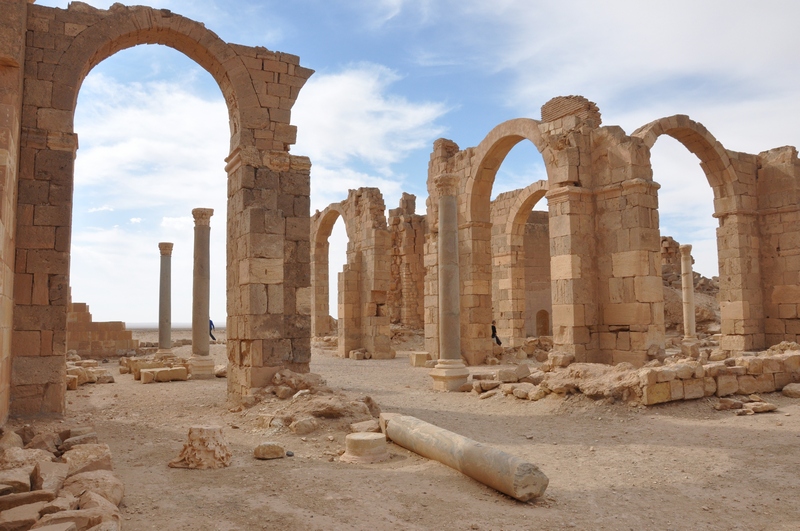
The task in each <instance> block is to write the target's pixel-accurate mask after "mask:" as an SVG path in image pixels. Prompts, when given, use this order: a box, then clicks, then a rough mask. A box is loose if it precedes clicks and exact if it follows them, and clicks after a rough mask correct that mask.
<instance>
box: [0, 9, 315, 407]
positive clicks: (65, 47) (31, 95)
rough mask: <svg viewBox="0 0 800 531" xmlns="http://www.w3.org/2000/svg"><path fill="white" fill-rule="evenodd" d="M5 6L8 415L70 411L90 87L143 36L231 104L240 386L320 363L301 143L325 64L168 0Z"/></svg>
mask: <svg viewBox="0 0 800 531" xmlns="http://www.w3.org/2000/svg"><path fill="white" fill-rule="evenodd" d="M0 9H2V16H0V277H1V278H3V279H5V281H4V282H2V283H1V284H0V310H2V311H0V421H4V420H5V419H6V417H7V416H8V414H9V412H10V413H11V414H14V415H18V416H30V415H54V414H55V415H58V414H61V413H63V411H64V407H65V401H64V393H65V388H66V386H65V374H64V365H65V360H64V354H65V352H66V341H67V339H66V329H67V313H68V304H69V296H68V285H69V253H70V235H71V212H72V195H73V194H72V189H73V182H74V178H73V168H74V159H75V154H76V150H77V147H78V139H77V136H76V135H75V133H74V130H73V117H74V112H75V105H76V101H77V96H78V90H79V88H80V87H81V84H82V81H83V79H84V77H85V76H86V75H87V73H88V72H89V71H90V70H91V69H92V68H93V67H94V66H96V65H97V64H98V63H100V62H101V61H103V60H104V59H106V58H107V57H109V56H111V55H113V54H114V53H116V52H118V51H120V50H123V49H126V48H129V47H132V46H136V45H139V44H163V45H165V46H169V47H171V48H174V49H176V50H178V51H180V52H182V53H184V54H186V55H187V56H188V57H189V58H191V59H193V60H194V61H196V62H197V63H198V64H199V65H200V66H201V67H203V68H204V69H206V70H207V71H208V72H209V73H210V74H211V75H212V76H213V77H214V79H215V80H216V81H217V83H218V84H219V87H220V90H221V91H222V93H223V96H224V97H225V101H226V103H227V105H228V109H229V111H230V112H229V116H230V121H231V123H230V131H231V142H230V155H229V157H228V158H227V160H226V162H227V166H226V171H227V173H228V182H229V187H228V192H229V207H228V231H227V232H228V252H227V255H228V282H227V284H228V286H227V288H228V290H227V291H228V292H227V299H228V319H229V320H228V323H227V330H228V342H227V345H228V356H229V361H230V365H231V369H230V371H229V375H228V384H229V388H228V390H229V395H230V396H231V398H232V399H234V400H236V399H237V397H238V398H239V399H240V398H241V397H243V396H246V395H247V394H248V392H249V390H250V389H251V388H253V387H260V386H263V385H264V383H265V382H267V381H268V380H269V378H270V377H271V375H272V374H273V373H274V372H275V371H276V370H278V369H280V368H284V367H287V368H292V369H293V370H297V371H301V372H302V371H307V370H308V360H309V355H310V330H309V326H310V322H309V321H310V308H309V302H308V301H309V298H310V293H309V285H310V280H309V248H308V234H309V230H308V229H309V211H308V210H309V172H310V162H309V160H308V159H307V158H305V157H299V156H293V155H290V154H289V147H290V145H291V144H294V143H295V141H296V135H297V130H296V127H295V126H293V125H291V124H290V118H291V108H292V106H293V105H294V102H295V101H296V99H297V96H298V94H299V91H300V89H301V88H302V87H303V85H304V83H305V81H306V80H307V79H308V78H309V76H310V75H311V74H312V73H313V71H312V70H309V69H307V68H303V67H301V66H300V64H299V62H300V61H299V58H298V57H297V56H294V55H291V54H286V53H282V52H272V51H269V50H267V49H265V48H263V47H248V46H241V45H236V44H230V43H226V42H224V41H222V40H221V39H220V38H219V37H218V36H217V35H215V34H214V33H213V32H212V31H210V30H208V29H207V28H206V27H205V26H204V25H202V24H200V23H198V22H195V21H193V20H190V19H187V18H185V17H182V16H180V15H178V14H175V13H172V12H171V11H169V10H166V9H153V8H149V7H144V6H133V7H128V6H124V5H122V4H114V5H113V6H111V8H110V9H108V10H101V9H95V8H93V7H91V6H89V5H87V4H84V3H80V2H76V3H73V4H71V5H70V6H69V7H68V8H67V9H56V8H50V7H46V6H41V5H37V4H34V3H30V2H27V1H26V0H8V1H5V2H3V3H2V8H0ZM12 329H13V332H12Z"/></svg>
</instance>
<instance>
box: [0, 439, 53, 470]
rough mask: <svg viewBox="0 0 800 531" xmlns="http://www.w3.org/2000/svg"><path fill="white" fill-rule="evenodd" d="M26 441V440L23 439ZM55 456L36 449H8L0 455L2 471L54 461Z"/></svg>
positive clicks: (0, 468)
mask: <svg viewBox="0 0 800 531" xmlns="http://www.w3.org/2000/svg"><path fill="white" fill-rule="evenodd" d="M23 440H24V439H23ZM55 458H56V456H55V455H53V454H51V453H50V452H48V451H46V450H38V449H34V448H29V449H27V450H26V449H24V448H17V447H13V448H7V449H5V450H3V452H2V453H0V470H8V469H9V468H17V467H20V466H25V465H35V464H36V463H38V462H39V461H54V460H55Z"/></svg>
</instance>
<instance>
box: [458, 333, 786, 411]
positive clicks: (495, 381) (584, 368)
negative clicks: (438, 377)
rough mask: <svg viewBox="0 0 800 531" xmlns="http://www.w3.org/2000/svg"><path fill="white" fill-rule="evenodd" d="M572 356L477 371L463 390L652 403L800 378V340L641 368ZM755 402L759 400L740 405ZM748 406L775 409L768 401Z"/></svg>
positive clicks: (751, 390)
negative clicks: (726, 355) (581, 360)
mask: <svg viewBox="0 0 800 531" xmlns="http://www.w3.org/2000/svg"><path fill="white" fill-rule="evenodd" d="M696 350H697V349H687V351H688V352H693V351H696ZM573 360H574V358H573V356H572V355H570V354H561V353H557V352H550V353H549V354H548V360H547V361H546V362H545V363H542V364H540V365H538V366H535V365H533V364H528V363H523V364H520V365H518V366H516V367H515V368H510V369H509V368H506V369H499V370H497V371H493V372H486V373H478V374H473V375H472V381H470V382H468V383H467V384H465V386H463V387H462V389H461V390H462V391H473V392H475V393H477V394H479V395H480V397H481V398H489V397H491V396H495V395H498V394H503V395H513V396H515V397H517V398H523V399H527V400H539V399H542V398H544V397H545V396H547V395H549V394H551V393H555V394H558V395H566V394H569V393H582V394H585V395H587V396H589V397H591V398H594V399H601V398H606V399H613V400H622V401H625V402H630V403H640V404H643V405H646V406H650V405H654V404H661V403H665V402H671V401H676V400H692V399H696V398H703V397H710V396H717V397H726V396H730V395H743V396H749V395H755V394H756V393H771V392H775V391H780V390H781V389H783V388H785V387H786V386H788V385H789V384H792V383H797V382H800V345H798V344H797V343H788V342H787V343H781V344H780V345H776V346H775V347H773V348H772V349H770V350H767V351H764V352H761V353H759V354H758V355H738V356H735V357H729V358H727V359H724V360H721V361H707V359H706V357H705V356H701V357H699V358H697V359H696V358H693V357H689V356H686V355H676V356H671V357H668V358H666V359H665V360H664V361H663V362H662V361H659V360H653V361H652V362H650V363H648V364H647V366H645V367H643V368H641V369H636V368H634V367H633V366H632V365H630V364H629V363H620V364H618V365H615V366H610V365H603V364H595V363H572V362H573ZM532 367H533V370H531V368H532ZM787 396H789V395H788V394H787ZM751 402H758V401H757V400H755V399H752V400H750V401H742V404H748V403H751ZM742 407H743V408H744V409H748V408H749V407H748V406H745V405H743V406H742ZM750 409H753V410H754V412H763V411H770V410H771V409H770V408H769V407H767V406H755V407H753V408H750Z"/></svg>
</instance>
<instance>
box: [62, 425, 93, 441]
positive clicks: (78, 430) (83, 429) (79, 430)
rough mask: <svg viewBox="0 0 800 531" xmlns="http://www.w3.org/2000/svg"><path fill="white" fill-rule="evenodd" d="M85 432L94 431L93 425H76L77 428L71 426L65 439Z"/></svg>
mask: <svg viewBox="0 0 800 531" xmlns="http://www.w3.org/2000/svg"><path fill="white" fill-rule="evenodd" d="M87 433H94V427H93V426H78V427H77V428H71V429H70V430H69V435H68V436H67V437H66V439H71V438H73V437H80V436H81V435H86V434H87Z"/></svg>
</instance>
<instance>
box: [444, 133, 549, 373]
mask: <svg viewBox="0 0 800 531" xmlns="http://www.w3.org/2000/svg"><path fill="white" fill-rule="evenodd" d="M524 140H528V141H530V142H531V143H532V144H533V145H534V146H535V147H536V149H537V150H538V151H539V152H540V153H541V152H543V151H544V150H545V149H546V146H545V143H544V141H543V139H542V135H541V132H540V130H539V122H538V121H537V120H533V119H530V118H517V119H513V120H509V121H507V122H503V123H501V124H499V125H498V126H496V127H495V128H494V129H492V130H491V131H490V132H489V134H487V135H486V137H485V138H484V139H483V140H482V141H481V143H480V144H478V146H477V147H475V148H474V149H472V150H470V151H471V154H470V166H469V168H468V171H467V173H466V175H465V181H464V183H463V188H462V190H463V192H464V194H465V197H466V201H465V202H460V203H459V241H460V242H461V244H460V253H459V261H460V263H459V269H460V272H461V282H462V284H463V285H464V290H463V292H462V296H461V336H462V342H461V344H462V355H463V357H464V358H465V359H466V360H467V362H468V363H470V364H478V363H481V362H482V361H483V359H484V358H485V356H486V353H487V352H491V338H490V337H489V336H490V334H489V331H490V329H491V328H490V325H491V321H492V300H491V298H492V296H491V293H492V272H491V271H492V254H491V238H492V236H491V234H492V221H491V201H490V199H491V191H492V186H493V185H494V180H495V176H496V174H497V170H498V169H499V168H500V165H501V164H502V163H503V161H504V160H505V158H506V156H507V155H508V153H509V152H510V151H511V149H512V148H513V147H514V146H516V145H517V144H518V143H520V142H522V141H524ZM544 162H545V168H547V161H546V160H545V161H544Z"/></svg>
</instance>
